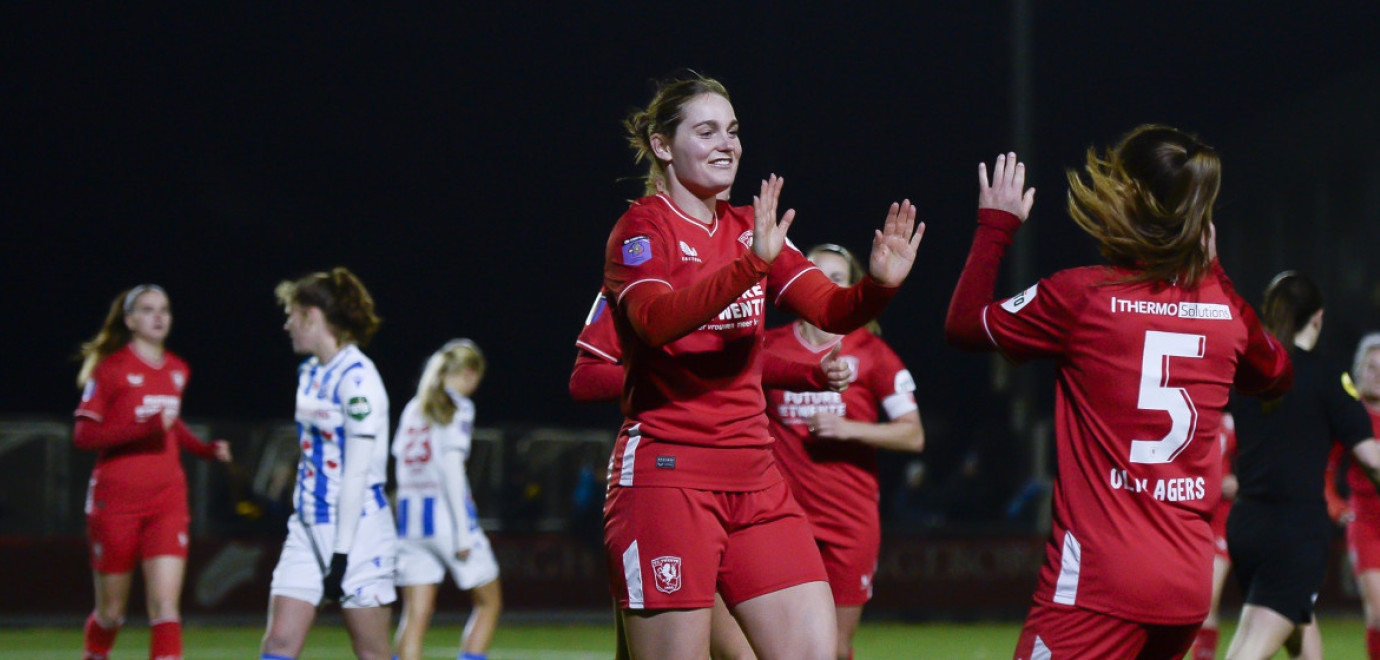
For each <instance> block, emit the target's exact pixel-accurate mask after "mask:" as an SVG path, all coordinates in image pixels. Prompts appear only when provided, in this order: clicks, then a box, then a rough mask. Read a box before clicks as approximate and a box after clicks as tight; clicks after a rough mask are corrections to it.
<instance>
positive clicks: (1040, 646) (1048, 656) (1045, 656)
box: [1030, 635, 1054, 660]
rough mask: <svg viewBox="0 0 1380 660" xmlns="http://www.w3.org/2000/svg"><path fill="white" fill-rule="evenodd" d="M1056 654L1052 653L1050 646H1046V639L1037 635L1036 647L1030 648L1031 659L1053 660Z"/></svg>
mask: <svg viewBox="0 0 1380 660" xmlns="http://www.w3.org/2000/svg"><path fill="white" fill-rule="evenodd" d="M1053 658H1054V654H1053V653H1050V651H1049V647H1048V646H1045V640H1043V639H1040V636H1039V635H1036V636H1035V648H1033V649H1031V650H1030V660H1053Z"/></svg>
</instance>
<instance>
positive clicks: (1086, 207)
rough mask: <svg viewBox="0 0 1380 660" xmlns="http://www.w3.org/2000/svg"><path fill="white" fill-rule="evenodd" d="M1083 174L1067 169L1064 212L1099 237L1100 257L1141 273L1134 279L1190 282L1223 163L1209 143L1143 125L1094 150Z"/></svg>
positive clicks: (1200, 269)
mask: <svg viewBox="0 0 1380 660" xmlns="http://www.w3.org/2000/svg"><path fill="white" fill-rule="evenodd" d="M1084 170H1085V172H1086V175H1087V180H1086V181H1085V180H1084V178H1083V176H1082V175H1080V174H1079V173H1078V172H1077V171H1075V170H1071V169H1070V170H1067V171H1066V174H1067V176H1068V180H1069V196H1068V197H1069V201H1068V208H1069V215H1071V216H1073V220H1074V222H1076V223H1078V226H1079V227H1082V228H1083V230H1084V231H1086V232H1088V233H1089V234H1091V235H1092V237H1093V238H1095V239H1097V241H1098V243H1099V244H1100V248H1099V249H1100V251H1101V253H1102V256H1104V257H1106V258H1107V259H1108V260H1109V261H1111V262H1112V263H1113V264H1115V265H1117V266H1122V267H1125V268H1131V269H1134V270H1137V271H1140V272H1139V273H1138V274H1136V275H1134V276H1132V277H1130V278H1128V281H1136V282H1150V281H1158V282H1178V283H1180V284H1182V285H1184V286H1187V287H1190V288H1191V287H1194V286H1196V285H1197V284H1198V281H1199V279H1201V278H1202V276H1203V274H1204V273H1206V272H1207V268H1208V264H1209V259H1208V252H1207V239H1208V235H1209V233H1210V232H1211V227H1212V206H1213V204H1215V203H1216V201H1217V193H1218V191H1219V190H1220V188H1221V181H1222V163H1221V160H1220V159H1219V158H1218V156H1217V152H1216V151H1215V150H1213V148H1212V147H1210V146H1208V145H1206V144H1204V143H1202V142H1201V141H1199V140H1198V138H1197V137H1195V136H1193V135H1189V134H1188V133H1184V132H1183V131H1180V130H1178V129H1174V128H1169V127H1167V126H1157V125H1153V124H1146V125H1143V126H1139V127H1137V128H1136V129H1135V130H1133V131H1131V132H1130V133H1127V134H1126V136H1125V137H1123V138H1122V139H1121V141H1120V142H1119V143H1117V145H1116V146H1115V147H1113V148H1111V149H1108V150H1107V151H1106V153H1105V155H1103V156H1098V155H1097V151H1096V150H1095V149H1091V148H1090V149H1088V153H1087V163H1086V164H1085V165H1084Z"/></svg>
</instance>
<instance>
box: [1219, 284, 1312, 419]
mask: <svg viewBox="0 0 1380 660" xmlns="http://www.w3.org/2000/svg"><path fill="white" fill-rule="evenodd" d="M1210 269H1211V270H1212V271H1216V272H1217V273H1218V274H1219V276H1220V277H1221V281H1222V289H1223V290H1224V291H1226V292H1227V295H1229V296H1231V297H1232V298H1235V299H1236V301H1237V308H1238V309H1240V310H1241V321H1242V322H1244V323H1245V324H1246V332H1247V335H1246V353H1245V354H1244V355H1242V356H1241V361H1240V362H1239V363H1238V364H1237V365H1236V379H1235V384H1236V390H1237V391H1238V392H1240V393H1242V394H1246V395H1249V396H1258V397H1260V398H1262V399H1273V398H1276V397H1280V396H1283V395H1284V393H1285V392H1288V391H1289V388H1291V387H1293V386H1294V363H1293V361H1292V360H1290V359H1289V352H1288V351H1287V350H1285V348H1284V346H1282V345H1281V344H1280V343H1279V340H1277V339H1275V338H1274V337H1273V336H1272V335H1271V334H1270V333H1269V332H1268V331H1267V330H1265V326H1264V325H1262V324H1261V323H1260V318H1259V317H1257V316H1256V315H1255V310H1254V309H1251V306H1250V305H1248V304H1246V301H1245V300H1243V299H1241V296H1240V294H1238V293H1237V292H1236V286H1235V285H1234V284H1232V281H1231V278H1229V277H1227V274H1226V272H1225V271H1223V270H1222V264H1221V263H1220V262H1218V261H1215V260H1214V261H1213V262H1212V266H1210Z"/></svg>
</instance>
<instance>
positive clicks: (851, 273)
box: [805, 243, 882, 337]
mask: <svg viewBox="0 0 1380 660" xmlns="http://www.w3.org/2000/svg"><path fill="white" fill-rule="evenodd" d="M821 254H832V255H835V256H838V257H842V258H843V260H844V261H846V262H848V286H854V285H856V284H857V283H858V282H861V281H862V278H863V275H865V273H864V272H863V267H862V262H860V261H858V258H857V257H855V256H853V253H852V252H849V251H848V248H846V247H843V246H842V245H839V244H837V243H820V244H819V245H816V246H814V247H812V248H810V249H809V250H808V251H806V252H805V258H806V259H809V260H810V261H811V262H815V257H817V256H819V255H821ZM816 265H818V264H816ZM863 327H864V328H866V329H867V331H868V332H870V333H872V334H874V335H877V336H879V337H880V336H881V334H882V325H881V324H880V323H878V322H877V319H872V320H871V321H868V322H867V325H864V326H863Z"/></svg>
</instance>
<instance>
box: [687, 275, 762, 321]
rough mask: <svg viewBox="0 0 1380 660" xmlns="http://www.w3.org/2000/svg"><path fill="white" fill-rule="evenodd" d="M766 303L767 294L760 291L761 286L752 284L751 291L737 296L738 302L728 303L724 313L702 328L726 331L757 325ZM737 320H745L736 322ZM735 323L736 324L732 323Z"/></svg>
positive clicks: (720, 313)
mask: <svg viewBox="0 0 1380 660" xmlns="http://www.w3.org/2000/svg"><path fill="white" fill-rule="evenodd" d="M766 301H767V292H766V291H765V290H763V289H762V285H761V284H760V283H759V284H754V285H752V288H751V289H748V290H747V291H744V292H743V295H741V296H738V300H737V301H735V302H732V303H729V305H728V307H725V308H724V311H722V312H719V315H718V316H717V317H715V318H714V320H713V321H711V322H709V323H706V324H705V325H704V326H703V327H704V328H705V329H707V330H727V329H729V328H747V327H751V326H754V325H756V324H757V320H758V319H760V318H762V310H763V304H765V303H766ZM737 319H745V320H742V321H736V320H737ZM734 321H736V322H734Z"/></svg>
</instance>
